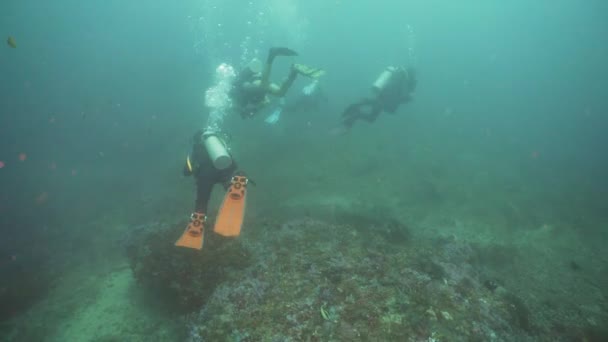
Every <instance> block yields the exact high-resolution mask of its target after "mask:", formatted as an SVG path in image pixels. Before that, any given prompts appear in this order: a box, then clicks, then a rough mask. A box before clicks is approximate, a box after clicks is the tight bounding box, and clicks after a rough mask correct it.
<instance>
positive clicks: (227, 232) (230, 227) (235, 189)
mask: <svg viewBox="0 0 608 342" xmlns="http://www.w3.org/2000/svg"><path fill="white" fill-rule="evenodd" d="M247 183H248V180H247V177H245V176H234V177H232V182H231V184H230V187H229V188H228V192H227V193H226V196H225V197H224V202H223V203H222V207H221V208H220V212H219V213H218V214H217V219H216V220H215V227H214V228H213V231H214V232H216V233H218V234H220V235H223V236H239V235H240V234H241V226H242V225H243V217H244V216H245V204H246V200H247Z"/></svg>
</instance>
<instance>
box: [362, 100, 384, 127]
mask: <svg viewBox="0 0 608 342" xmlns="http://www.w3.org/2000/svg"><path fill="white" fill-rule="evenodd" d="M381 112H382V107H381V106H380V105H379V104H377V103H370V111H369V112H368V113H363V115H361V119H362V120H365V121H367V122H369V123H372V122H374V121H376V119H377V118H378V116H380V113H381Z"/></svg>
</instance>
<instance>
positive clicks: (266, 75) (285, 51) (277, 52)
mask: <svg viewBox="0 0 608 342" xmlns="http://www.w3.org/2000/svg"><path fill="white" fill-rule="evenodd" d="M297 55H298V53H297V52H295V51H293V50H291V49H289V48H286V47H273V48H270V49H269V50H268V57H266V65H264V70H263V71H262V87H263V88H264V89H267V88H268V86H269V85H270V71H271V70H272V63H273V62H274V59H275V57H277V56H297ZM292 82H293V81H292Z"/></svg>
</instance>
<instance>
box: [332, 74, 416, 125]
mask: <svg viewBox="0 0 608 342" xmlns="http://www.w3.org/2000/svg"><path fill="white" fill-rule="evenodd" d="M416 83H417V80H416V72H415V70H414V69H413V68H407V69H405V68H401V67H400V68H395V67H388V68H387V69H386V70H385V71H383V72H382V74H380V76H379V77H378V79H377V80H376V82H374V84H373V86H372V91H373V96H372V97H369V98H365V99H363V100H361V101H359V102H356V103H353V104H351V105H350V106H348V107H347V108H346V109H345V110H344V112H343V113H342V130H344V131H346V130H348V129H350V128H351V127H352V126H353V125H354V123H355V122H356V121H357V120H364V121H367V122H374V121H375V120H376V119H377V118H378V116H379V115H380V114H381V113H382V112H387V113H391V114H393V113H395V111H397V109H398V108H399V106H401V105H402V104H404V103H408V102H410V101H411V100H412V93H413V92H414V90H415V89H416Z"/></svg>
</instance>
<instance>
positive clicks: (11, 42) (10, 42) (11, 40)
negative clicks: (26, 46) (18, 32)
mask: <svg viewBox="0 0 608 342" xmlns="http://www.w3.org/2000/svg"><path fill="white" fill-rule="evenodd" d="M6 43H7V44H8V46H10V47H12V48H13V49H16V48H17V42H16V41H15V38H13V37H8V39H7V40H6Z"/></svg>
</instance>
